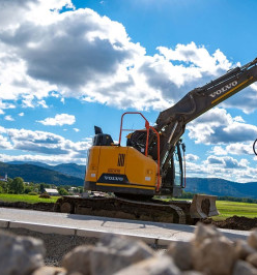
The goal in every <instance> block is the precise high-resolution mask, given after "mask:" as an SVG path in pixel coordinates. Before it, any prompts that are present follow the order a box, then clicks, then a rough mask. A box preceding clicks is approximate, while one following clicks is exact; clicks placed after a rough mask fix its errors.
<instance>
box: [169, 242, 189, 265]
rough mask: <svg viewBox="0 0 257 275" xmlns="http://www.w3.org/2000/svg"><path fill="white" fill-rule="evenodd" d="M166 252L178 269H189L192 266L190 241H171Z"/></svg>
mask: <svg viewBox="0 0 257 275" xmlns="http://www.w3.org/2000/svg"><path fill="white" fill-rule="evenodd" d="M166 253H167V254H168V255H170V256H171V257H172V258H173V260H174V262H175V264H176V266H177V267H178V268H179V269H180V270H190V269H192V267H193V245H192V243H190V242H173V243H171V244H170V246H169V247H168V249H167V251H166Z"/></svg>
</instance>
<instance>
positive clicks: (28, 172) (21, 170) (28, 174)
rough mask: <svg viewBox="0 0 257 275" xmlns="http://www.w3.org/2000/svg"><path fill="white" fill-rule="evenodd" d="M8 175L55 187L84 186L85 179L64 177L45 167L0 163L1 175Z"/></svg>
mask: <svg viewBox="0 0 257 275" xmlns="http://www.w3.org/2000/svg"><path fill="white" fill-rule="evenodd" d="M5 173H7V174H8V177H10V178H15V177H21V178H23V180H24V181H26V182H34V183H41V182H44V183H48V184H55V185H57V186H58V185H72V186H83V179H80V178H76V177H73V176H69V175H64V174H62V173H59V172H57V171H53V170H50V169H47V168H44V167H40V166H37V165H32V164H7V163H3V162H0V175H4V174H5Z"/></svg>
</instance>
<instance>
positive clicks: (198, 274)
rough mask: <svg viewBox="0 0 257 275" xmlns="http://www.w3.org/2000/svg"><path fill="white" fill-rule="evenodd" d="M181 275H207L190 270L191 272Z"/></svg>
mask: <svg viewBox="0 0 257 275" xmlns="http://www.w3.org/2000/svg"><path fill="white" fill-rule="evenodd" d="M181 275H205V274H204V273H202V272H199V271H195V270H189V271H185V272H182V273H181Z"/></svg>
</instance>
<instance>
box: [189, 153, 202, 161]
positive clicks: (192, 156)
mask: <svg viewBox="0 0 257 275" xmlns="http://www.w3.org/2000/svg"><path fill="white" fill-rule="evenodd" d="M186 160H187V161H197V160H199V157H198V156H196V155H193V154H187V155H186Z"/></svg>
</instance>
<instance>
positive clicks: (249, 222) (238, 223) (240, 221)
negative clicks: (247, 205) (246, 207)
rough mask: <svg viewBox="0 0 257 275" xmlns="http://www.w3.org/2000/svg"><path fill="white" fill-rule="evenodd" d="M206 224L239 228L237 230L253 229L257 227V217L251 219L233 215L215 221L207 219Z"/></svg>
mask: <svg viewBox="0 0 257 275" xmlns="http://www.w3.org/2000/svg"><path fill="white" fill-rule="evenodd" d="M203 223H205V224H214V225H215V226H217V227H219V228H227V229H237V230H251V229H253V228H257V218H254V219H250V218H246V217H238V216H233V217H230V218H227V219H226V220H224V221H214V220H213V219H211V218H209V219H205V220H204V221H203Z"/></svg>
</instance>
